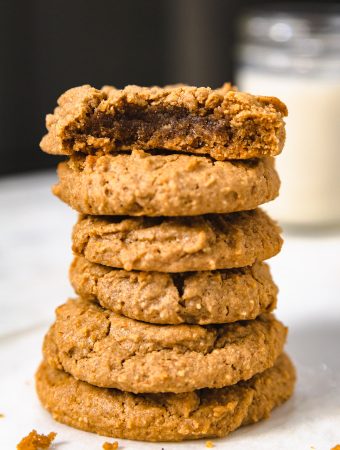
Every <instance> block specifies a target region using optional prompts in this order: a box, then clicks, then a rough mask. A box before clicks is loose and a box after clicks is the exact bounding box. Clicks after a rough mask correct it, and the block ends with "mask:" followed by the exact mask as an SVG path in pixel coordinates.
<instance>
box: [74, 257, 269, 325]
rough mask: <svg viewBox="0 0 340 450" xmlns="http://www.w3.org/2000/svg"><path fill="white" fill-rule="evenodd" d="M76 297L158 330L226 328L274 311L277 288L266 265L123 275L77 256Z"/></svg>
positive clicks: (75, 268)
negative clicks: (175, 326) (161, 327)
mask: <svg viewBox="0 0 340 450" xmlns="http://www.w3.org/2000/svg"><path fill="white" fill-rule="evenodd" d="M70 279H71V283H72V285H73V287H74V289H75V291H76V292H77V294H79V295H80V296H82V297H84V298H87V299H89V300H93V301H97V302H99V303H100V305H101V306H102V307H103V308H107V309H110V310H111V311H114V312H116V313H117V314H122V315H124V316H126V317H130V318H131V319H137V320H142V321H144V322H150V323H159V324H179V323H197V324H200V325H204V324H211V323H213V324H214V323H215V324H216V323H230V322H236V321H238V320H250V319H255V318H256V317H257V316H258V315H260V314H262V313H265V312H270V311H272V310H273V309H274V308H275V306H276V298H277V287H276V286H275V284H274V282H273V280H272V277H271V275H270V270H269V267H268V266H267V264H265V263H255V264H254V265H253V266H251V267H242V268H240V269H229V270H218V271H213V272H212V271H204V272H184V273H179V274H167V273H160V272H135V271H132V272H128V271H125V270H122V269H112V268H110V267H106V266H102V265H99V264H94V263H91V262H89V261H87V260H86V259H85V258H84V257H82V256H77V257H75V258H74V260H73V263H72V265H71V267H70Z"/></svg>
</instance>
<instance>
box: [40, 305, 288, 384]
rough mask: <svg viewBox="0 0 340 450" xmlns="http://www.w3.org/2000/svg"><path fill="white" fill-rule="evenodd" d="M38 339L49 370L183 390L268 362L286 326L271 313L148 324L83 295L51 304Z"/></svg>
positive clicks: (233, 378) (249, 372) (225, 380)
mask: <svg viewBox="0 0 340 450" xmlns="http://www.w3.org/2000/svg"><path fill="white" fill-rule="evenodd" d="M56 316H57V317H56V322H55V324H54V325H53V326H52V328H51V329H50V331H49V333H48V334H47V336H46V338H45V342H44V355H45V359H46V360H47V361H48V362H49V364H50V365H52V366H54V367H55V368H57V369H62V370H65V372H68V373H70V374H71V375H73V376H74V377H75V378H77V379H80V380H82V381H86V382H88V383H90V384H93V385H96V386H100V387H110V388H117V389H121V390H123V391H128V392H134V393H144V392H176V393H180V392H190V391H193V390H195V389H201V388H220V387H224V386H229V385H231V384H235V383H237V382H238V381H240V380H247V379H248V378H250V377H252V376H253V375H255V374H256V373H258V372H262V371H263V370H265V369H267V368H268V367H271V366H272V365H273V364H274V362H275V360H276V358H277V357H278V355H279V354H280V353H281V352H282V348H283V345H284V342H285V339H286V331H287V330H286V328H285V327H284V326H283V325H282V324H281V323H280V322H278V321H277V320H276V319H275V318H274V316H272V315H271V314H267V315H262V316H259V317H258V318H257V319H254V320H250V321H244V322H235V323H232V324H227V325H215V326H212V325H210V326H209V327H203V326H200V325H154V324H149V323H144V322H139V321H136V320H133V319H129V318H127V317H124V316H120V315H118V314H115V313H114V312H112V311H109V310H106V309H103V308H101V307H100V306H99V305H96V304H94V303H92V302H90V301H88V300H84V299H81V298H78V299H77V300H69V301H68V302H67V303H65V304H64V305H62V306H60V307H59V308H57V310H56Z"/></svg>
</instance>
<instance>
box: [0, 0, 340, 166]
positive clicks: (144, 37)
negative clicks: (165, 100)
mask: <svg viewBox="0 0 340 450" xmlns="http://www.w3.org/2000/svg"><path fill="white" fill-rule="evenodd" d="M263 3H270V4H273V3H276V2H274V1H270V2H263V1H261V2H259V1H245V0H243V1H242V0H238V1H233V0H96V1H86V0H56V1H48V0H29V1H22V0H21V1H19V0H13V1H11V0H8V1H3V0H0V6H1V9H0V33H1V35H0V42H1V44H0V45H1V75H0V76H1V94H0V95H1V102H0V137H1V139H0V142H1V144H0V145H1V147H0V156H1V160H0V161H1V164H0V174H8V173H13V172H20V171H25V170H33V169H34V170H35V169H40V168H43V167H50V166H54V165H55V163H56V158H54V157H52V156H49V155H45V154H44V153H42V152H41V151H39V147H38V143H39V140H40V138H41V137H42V135H43V134H44V133H45V126H44V118H45V114H46V113H47V112H51V111H52V109H53V108H54V106H55V104H56V99H57V97H58V96H59V95H60V94H61V93H62V92H63V91H65V90H66V89H68V88H70V87H73V86H77V85H81V84H85V83H86V84H91V85H93V86H95V87H100V86H102V85H104V84H112V85H115V86H117V87H123V86H124V85H126V84H141V85H153V84H158V85H163V84H168V83H176V82H185V83H191V84H195V85H210V86H212V87H216V86H218V85H221V84H222V83H223V82H224V81H232V80H233V68H234V64H233V48H234V43H235V39H236V33H235V30H236V24H237V18H238V17H239V16H240V14H242V12H243V11H244V10H247V9H248V8H249V7H253V6H257V5H260V4H263ZM300 3H301V2H300ZM304 3H305V4H306V8H307V7H308V5H309V4H310V2H309V1H306V2H304ZM322 3H325V2H324V1H323V2H322ZM333 3H335V2H333Z"/></svg>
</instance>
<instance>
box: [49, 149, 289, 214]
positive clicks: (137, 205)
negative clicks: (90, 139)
mask: <svg viewBox="0 0 340 450" xmlns="http://www.w3.org/2000/svg"><path fill="white" fill-rule="evenodd" d="M58 176H59V183H58V184H57V185H55V186H54V188H53V192H54V194H55V195H57V196H58V197H59V198H60V199H61V200H63V201H64V202H65V203H67V204H68V205H70V206H71V207H72V208H74V209H76V210H77V211H79V212H80V213H83V214H94V215H100V214H101V215H130V216H192V215H199V214H208V213H229V212H234V211H244V210H248V209H254V208H256V207H257V206H259V205H261V204H263V203H266V202H268V201H270V200H273V199H274V198H275V197H276V196H277V195H278V193H279V187H280V181H279V177H278V175H277V172H276V171H275V168H274V160H273V158H264V159H257V160H250V161H214V160H212V159H211V158H207V157H204V156H192V155H191V156H190V155H181V154H172V155H171V154H168V155H153V154H150V153H145V152H143V151H137V150H135V151H133V152H132V154H118V155H102V156H92V155H89V156H82V155H76V156H73V157H71V159H70V160H69V161H68V162H62V163H60V164H59V166H58Z"/></svg>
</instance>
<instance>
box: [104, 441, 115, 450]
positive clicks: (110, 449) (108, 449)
mask: <svg viewBox="0 0 340 450" xmlns="http://www.w3.org/2000/svg"><path fill="white" fill-rule="evenodd" d="M117 448H118V442H117V441H115V442H113V443H110V442H104V444H103V449H104V450H116V449H117Z"/></svg>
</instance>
